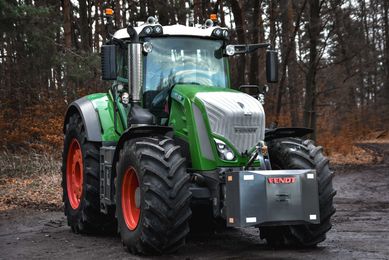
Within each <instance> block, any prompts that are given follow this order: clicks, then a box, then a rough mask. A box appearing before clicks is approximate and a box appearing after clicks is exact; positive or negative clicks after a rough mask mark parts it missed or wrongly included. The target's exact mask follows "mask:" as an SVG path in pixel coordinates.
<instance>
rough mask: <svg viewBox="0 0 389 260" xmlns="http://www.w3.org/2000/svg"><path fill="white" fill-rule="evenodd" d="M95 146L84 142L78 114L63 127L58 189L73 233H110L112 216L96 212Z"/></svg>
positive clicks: (96, 152) (97, 172)
mask: <svg viewBox="0 0 389 260" xmlns="http://www.w3.org/2000/svg"><path fill="white" fill-rule="evenodd" d="M99 147H100V146H99V144H98V143H94V142H89V141H88V140H87V139H86V134H85V127H84V124H83V121H82V119H81V117H80V115H79V114H73V115H72V116H71V117H70V118H69V121H68V123H67V124H66V132H65V140H64V150H63V154H62V188H63V202H64V211H65V215H66V217H67V221H68V225H69V226H70V227H71V228H72V230H73V231H74V232H75V233H96V232H102V231H103V232H105V231H108V232H111V231H113V230H114V227H115V221H114V217H113V216H108V215H104V214H102V213H100V196H99V189H100V186H99Z"/></svg>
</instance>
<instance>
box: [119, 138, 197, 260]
mask: <svg viewBox="0 0 389 260" xmlns="http://www.w3.org/2000/svg"><path fill="white" fill-rule="evenodd" d="M116 172H117V178H116V191H117V192H116V201H117V207H116V209H117V213H116V214H117V219H118V227H119V232H120V236H121V239H122V242H123V245H124V246H126V247H127V248H128V249H129V251H130V252H132V253H135V254H146V255H154V254H162V253H172V252H175V251H176V250H178V249H179V248H180V247H181V246H183V245H184V244H185V238H186V236H187V234H188V232H189V225H188V219H189V218H190V216H191V210H190V207H189V202H190V197H191V193H190V191H189V174H187V172H186V168H185V159H184V158H183V157H182V156H181V154H180V147H179V146H176V145H175V143H174V141H173V140H172V139H171V138H168V137H156V138H136V139H133V140H129V141H127V142H126V143H125V144H124V146H123V148H122V150H121V151H120V155H119V161H118V163H117V166H116Z"/></svg>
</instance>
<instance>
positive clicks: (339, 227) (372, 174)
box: [0, 164, 389, 260]
mask: <svg viewBox="0 0 389 260" xmlns="http://www.w3.org/2000/svg"><path fill="white" fill-rule="evenodd" d="M332 168H333V169H334V170H335V172H336V175H335V177H334V181H333V184H334V188H335V189H336V190H337V191H338V194H337V196H336V197H335V198H334V203H335V207H336V209H337V212H336V213H335V215H334V216H333V221H332V223H333V227H332V229H331V230H330V231H329V232H328V233H327V239H326V240H325V241H324V242H323V243H320V244H319V245H318V246H317V247H316V248H313V249H282V250H276V249H273V248H271V247H269V246H267V245H266V243H265V241H264V240H261V239H260V238H259V231H258V229H254V228H249V229H227V230H225V231H222V232H216V233H214V234H211V235H210V234H206V235H196V236H191V237H189V239H188V241H187V245H186V246H185V247H183V248H182V249H181V250H180V251H179V252H177V253H176V254H174V255H170V256H164V257H162V258H175V259H182V258H187V259H196V258H213V259H215V258H219V259H225V258H237V259H247V258H252V259H258V258H261V259H325V260H327V259H389V192H388V190H389V165H386V164H377V165H359V166H345V165H338V166H335V167H332ZM0 241H1V243H0V252H1V254H0V259H26V258H39V259H54V258H55V259H71V258H74V259H107V258H108V259H110V258H112V259H113V258H120V259H121V258H135V259H137V258H138V256H134V255H131V254H130V253H128V252H127V251H125V250H124V249H123V246H122V244H121V242H120V238H119V237H118V236H115V235H110V236H96V235H93V236H92V235H76V234H74V233H72V232H71V230H70V228H69V227H68V226H67V224H66V218H65V216H64V215H63V213H62V212H59V211H58V212H57V211H54V212H52V211H38V210H32V209H20V208H16V209H12V210H8V211H4V212H1V213H0Z"/></svg>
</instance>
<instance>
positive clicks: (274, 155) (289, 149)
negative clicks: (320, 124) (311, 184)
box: [260, 138, 336, 247]
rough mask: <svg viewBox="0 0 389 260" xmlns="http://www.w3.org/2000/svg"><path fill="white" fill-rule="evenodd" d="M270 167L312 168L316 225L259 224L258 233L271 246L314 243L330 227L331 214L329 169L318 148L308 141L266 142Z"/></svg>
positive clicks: (319, 239) (289, 139) (308, 245)
mask: <svg viewBox="0 0 389 260" xmlns="http://www.w3.org/2000/svg"><path fill="white" fill-rule="evenodd" d="M268 147H269V155H270V160H271V165H272V168H273V170H281V169H315V170H316V174H317V177H318V190H319V206H320V224H305V225H290V226H278V227H262V228H260V235H261V238H262V239H266V241H267V243H268V244H269V245H271V246H275V247H279V246H302V247H311V246H316V245H317V244H318V243H320V242H322V241H324V240H325V238H326V233H327V231H328V230H330V229H331V216H332V215H333V214H334V213H335V208H334V206H333V197H334V196H335V194H336V191H335V190H334V189H333V187H332V178H333V175H334V174H333V172H332V171H330V169H329V161H328V159H327V158H326V157H324V155H323V152H322V148H321V147H320V146H315V145H314V143H313V141H311V140H302V139H299V138H282V139H276V140H273V141H270V142H269V143H268Z"/></svg>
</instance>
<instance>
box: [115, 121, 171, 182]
mask: <svg viewBox="0 0 389 260" xmlns="http://www.w3.org/2000/svg"><path fill="white" fill-rule="evenodd" d="M155 135H165V136H169V137H173V128H171V127H168V126H158V125H145V126H136V127H130V128H128V129H127V130H126V131H124V132H123V134H122V135H121V137H120V139H119V142H118V143H117V145H116V148H115V153H114V156H113V160H112V174H113V175H114V176H116V162H117V161H118V160H119V153H120V150H121V149H122V148H123V145H124V143H125V142H126V141H128V140H130V139H134V138H138V137H151V136H155ZM112 179H114V178H112Z"/></svg>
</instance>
